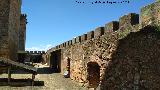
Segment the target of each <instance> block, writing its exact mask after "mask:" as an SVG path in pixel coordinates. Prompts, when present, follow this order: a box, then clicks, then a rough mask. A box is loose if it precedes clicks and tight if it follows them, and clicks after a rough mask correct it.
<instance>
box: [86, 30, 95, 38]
mask: <svg viewBox="0 0 160 90" xmlns="http://www.w3.org/2000/svg"><path fill="white" fill-rule="evenodd" d="M92 38H94V31H90V32H88V33H87V40H90V39H92Z"/></svg>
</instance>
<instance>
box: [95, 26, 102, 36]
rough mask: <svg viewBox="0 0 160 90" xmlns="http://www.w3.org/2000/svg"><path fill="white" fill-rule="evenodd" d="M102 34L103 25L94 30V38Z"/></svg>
mask: <svg viewBox="0 0 160 90" xmlns="http://www.w3.org/2000/svg"><path fill="white" fill-rule="evenodd" d="M102 35H104V27H98V28H96V30H95V31H94V38H95V37H99V36H102Z"/></svg>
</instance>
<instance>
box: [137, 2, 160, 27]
mask: <svg viewBox="0 0 160 90" xmlns="http://www.w3.org/2000/svg"><path fill="white" fill-rule="evenodd" d="M140 23H141V27H145V26H147V25H158V26H160V2H155V3H152V4H150V5H148V6H145V7H143V8H142V9H141V15H140Z"/></svg>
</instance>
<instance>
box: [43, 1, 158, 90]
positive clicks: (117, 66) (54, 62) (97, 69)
mask: <svg viewBox="0 0 160 90" xmlns="http://www.w3.org/2000/svg"><path fill="white" fill-rule="evenodd" d="M159 36H160V2H159V1H157V2H155V3H153V4H150V5H148V6H145V7H143V8H142V9H141V13H140V15H138V14H136V13H129V14H127V15H124V16H122V17H120V19H119V21H112V22H109V23H107V24H105V26H104V27H98V28H96V29H95V30H94V31H90V32H88V33H86V34H84V35H81V36H78V37H76V38H73V39H71V40H69V41H66V42H64V43H62V44H60V45H57V46H55V47H53V48H51V49H49V50H48V51H47V52H46V55H45V57H44V58H45V59H44V60H45V62H46V63H47V64H48V65H50V67H51V68H53V69H54V70H55V71H57V72H60V73H62V74H63V73H64V72H65V71H68V72H69V77H70V78H71V79H72V80H74V81H77V82H79V83H80V84H81V85H82V86H83V85H84V86H88V87H91V88H97V87H99V88H100V90H147V89H149V90H150V89H153V90H156V89H157V90H158V89H160V84H159V83H160V67H159V64H160V57H159V54H160V47H159V46H160V37H159Z"/></svg>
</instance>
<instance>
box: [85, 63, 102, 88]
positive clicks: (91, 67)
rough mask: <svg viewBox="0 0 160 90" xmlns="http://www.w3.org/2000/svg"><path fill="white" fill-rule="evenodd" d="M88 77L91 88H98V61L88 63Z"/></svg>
mask: <svg viewBox="0 0 160 90" xmlns="http://www.w3.org/2000/svg"><path fill="white" fill-rule="evenodd" d="M87 72H88V76H87V79H88V81H89V87H90V88H96V87H98V85H99V82H100V66H99V65H98V63H96V62H89V63H87Z"/></svg>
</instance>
